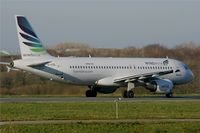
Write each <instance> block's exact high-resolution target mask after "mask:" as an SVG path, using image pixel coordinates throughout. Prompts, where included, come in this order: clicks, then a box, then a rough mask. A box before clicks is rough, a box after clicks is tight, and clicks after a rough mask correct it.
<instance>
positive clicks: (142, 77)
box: [114, 70, 173, 83]
mask: <svg viewBox="0 0 200 133" xmlns="http://www.w3.org/2000/svg"><path fill="white" fill-rule="evenodd" d="M170 73H173V70H168V71H160V72H153V73H145V74H139V75H133V76H126V77H118V78H115V79H114V83H119V82H134V81H136V80H140V81H141V80H145V79H151V78H156V77H158V76H162V75H166V74H170Z"/></svg>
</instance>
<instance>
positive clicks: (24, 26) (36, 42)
mask: <svg viewBox="0 0 200 133" xmlns="http://www.w3.org/2000/svg"><path fill="white" fill-rule="evenodd" d="M17 23H18V26H19V27H20V29H21V30H22V31H23V32H24V33H26V34H24V33H21V32H19V34H20V36H21V37H22V38H24V39H25V40H27V41H23V44H25V45H27V46H29V47H31V48H30V50H31V51H32V52H45V49H44V48H43V46H42V43H41V41H40V39H39V38H38V37H37V35H36V34H35V32H34V31H33V29H32V27H31V25H30V24H29V22H28V21H27V19H26V18H25V17H23V16H18V17H17Z"/></svg>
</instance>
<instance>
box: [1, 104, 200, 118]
mask: <svg viewBox="0 0 200 133" xmlns="http://www.w3.org/2000/svg"><path fill="white" fill-rule="evenodd" d="M199 105H200V102H198V101H139V102H120V103H119V119H161V118H162V119H169V118H178V119H183V118H200V106H199ZM51 119H52V120H61V119H115V103H111V102H106V103H103V102H80V103H73V102H72V103H0V121H13V120H51Z"/></svg>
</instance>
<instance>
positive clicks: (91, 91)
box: [85, 90, 97, 97]
mask: <svg viewBox="0 0 200 133" xmlns="http://www.w3.org/2000/svg"><path fill="white" fill-rule="evenodd" d="M85 95H86V97H96V96H97V92H96V91H94V90H87V91H86V92H85Z"/></svg>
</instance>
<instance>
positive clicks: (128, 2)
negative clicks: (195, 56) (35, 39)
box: [0, 0, 200, 52]
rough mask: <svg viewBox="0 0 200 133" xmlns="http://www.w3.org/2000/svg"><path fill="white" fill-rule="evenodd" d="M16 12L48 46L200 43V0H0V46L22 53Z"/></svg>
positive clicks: (101, 46) (115, 46) (136, 45)
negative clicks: (23, 17) (25, 18)
mask: <svg viewBox="0 0 200 133" xmlns="http://www.w3.org/2000/svg"><path fill="white" fill-rule="evenodd" d="M16 14H20V15H25V16H26V17H27V18H28V20H29V21H30V23H31V25H32V27H33V28H34V30H35V32H36V33H37V35H38V36H39V37H40V39H41V40H42V42H43V44H44V46H45V47H52V46H54V45H56V44H58V43H61V42H80V43H86V44H89V46H91V47H98V48H125V47H128V46H135V47H141V46H144V45H147V44H152V43H161V44H163V45H165V46H168V47H174V46H175V45H177V44H180V43H184V42H190V41H193V42H195V43H200V0H0V46H1V50H7V51H10V52H18V51H19V46H18V40H17V34H16V26H15V21H14V15H16Z"/></svg>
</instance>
